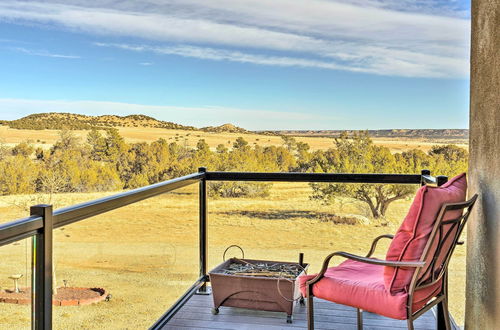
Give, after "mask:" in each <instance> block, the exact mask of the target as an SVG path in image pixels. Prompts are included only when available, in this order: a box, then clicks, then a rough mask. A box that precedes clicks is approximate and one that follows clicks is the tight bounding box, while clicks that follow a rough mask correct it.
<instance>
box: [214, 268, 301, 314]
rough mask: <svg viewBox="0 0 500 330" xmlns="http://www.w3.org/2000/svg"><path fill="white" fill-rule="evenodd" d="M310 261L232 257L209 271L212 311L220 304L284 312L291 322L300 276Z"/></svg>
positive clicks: (217, 310)
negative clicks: (306, 262)
mask: <svg viewBox="0 0 500 330" xmlns="http://www.w3.org/2000/svg"><path fill="white" fill-rule="evenodd" d="M308 266H309V265H308V264H303V263H302V264H300V263H294V262H280V261H269V260H252V259H238V258H231V259H228V260H226V261H224V262H223V263H222V264H220V265H219V266H217V267H216V268H214V269H213V270H212V271H211V272H209V275H210V282H211V284H212V295H213V298H214V308H213V309H212V313H213V314H218V313H219V307H220V306H228V307H239V308H249V309H256V310H263V311H271V312H285V313H286V315H287V323H292V313H293V308H294V307H295V303H296V300H297V299H296V297H297V295H300V291H299V288H298V281H296V279H297V277H298V276H300V275H302V274H305V270H306V269H307V267H308Z"/></svg>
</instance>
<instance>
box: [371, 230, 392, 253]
mask: <svg viewBox="0 0 500 330" xmlns="http://www.w3.org/2000/svg"><path fill="white" fill-rule="evenodd" d="M382 238H390V239H393V238H394V235H389V234H386V235H380V236H379V237H376V238H375V239H374V240H373V243H372V247H371V248H370V251H369V252H368V254H367V255H366V257H367V258H370V257H371V256H372V254H373V252H375V248H376V247H377V243H378V241H379V240H380V239H382Z"/></svg>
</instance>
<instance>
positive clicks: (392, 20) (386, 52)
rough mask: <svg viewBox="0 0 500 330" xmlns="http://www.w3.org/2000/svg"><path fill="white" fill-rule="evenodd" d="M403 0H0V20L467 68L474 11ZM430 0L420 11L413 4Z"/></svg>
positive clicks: (217, 47) (263, 53) (399, 65)
mask: <svg viewBox="0 0 500 330" xmlns="http://www.w3.org/2000/svg"><path fill="white" fill-rule="evenodd" d="M403 2H404V4H405V5H402V4H403ZM403 2H401V3H399V4H398V2H397V1H395V0H384V1H382V0H369V1H367V2H361V1H358V0H355V1H351V3H345V2H338V1H326V0H272V1H269V0H238V1H234V0H210V1H205V0H170V1H163V0H162V1H160V0H144V1H140V2H138V1H120V2H116V1H111V0H100V1H94V2H92V4H91V5H89V4H88V1H78V0H76V1H75V0H73V1H69V0H68V1H65V2H64V3H65V4H61V3H55V2H54V1H49V2H18V1H9V0H7V1H3V2H2V3H1V4H0V20H7V21H9V22H17V23H19V22H35V23H38V24H50V25H54V24H55V25H57V26H62V27H65V28H67V29H71V30H73V31H81V32H86V33H91V34H95V35H100V36H117V37H135V38H141V39H144V40H149V41H150V42H151V43H154V44H155V45H154V46H148V47H146V48H147V49H149V50H152V49H153V48H154V47H157V48H160V47H163V48H164V49H170V50H171V51H172V53H175V52H178V50H179V47H184V50H182V54H177V55H181V56H194V55H195V53H194V51H196V52H198V54H199V55H200V58H203V57H201V56H211V57H212V58H209V59H212V60H214V59H215V58H213V57H217V58H216V60H229V61H231V60H235V59H236V58H237V59H238V61H245V62H251V63H256V64H266V65H273V64H272V63H276V64H275V65H280V64H279V63H283V62H284V61H285V59H286V61H287V62H288V63H292V61H295V62H296V63H297V64H295V65H297V66H316V67H322V68H328V67H331V68H333V69H342V70H351V71H362V72H369V73H376V74H383V75H397V76H417V77H466V76H467V72H468V49H469V39H468V38H469V32H468V31H469V29H470V22H469V20H467V19H461V18H457V17H450V15H444V16H437V14H438V13H439V10H440V9H439V7H438V6H437V4H436V2H435V1H433V0H427V1H425V6H423V5H419V3H420V2H419V1H410V0H404V1H403ZM68 3H72V4H73V5H68ZM422 7H423V8H424V9H423V10H422V12H414V11H416V10H419V9H420V8H422ZM450 8H452V7H450ZM393 9H406V11H401V10H393ZM431 9H432V10H431ZM412 10H414V11H413V12H412ZM443 10H445V11H447V13H449V12H450V9H449V8H445V9H443ZM429 12H430V13H431V14H429ZM158 43H168V44H169V45H168V46H158V45H157V44H158ZM171 44H174V46H172V45H171ZM181 45H182V46H181ZM185 45H189V46H190V47H192V49H190V50H189V49H186V48H185V47H186V46H185ZM235 48H236V50H235ZM176 49H177V50H176ZM200 50H202V51H201V52H199V51H200ZM214 52H216V53H217V54H215V55H213V54H212V55H207V54H210V53H214ZM254 52H260V54H253V53H254ZM269 52H272V53H276V52H277V53H284V54H278V55H276V54H272V55H269ZM187 53H189V54H191V55H186V54H187ZM202 53H203V54H202ZM221 57H225V59H224V58H221ZM245 58H246V60H245ZM278 59H279V60H278ZM304 63H309V64H310V65H304Z"/></svg>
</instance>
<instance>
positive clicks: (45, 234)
mask: <svg viewBox="0 0 500 330" xmlns="http://www.w3.org/2000/svg"><path fill="white" fill-rule="evenodd" d="M30 214H31V215H32V216H41V217H43V227H42V229H40V230H39V231H38V232H37V234H36V235H35V237H34V238H33V251H32V266H33V276H32V290H31V291H32V295H33V296H32V314H31V318H32V319H31V326H32V329H34V330H42V329H43V330H48V329H52V228H53V219H52V205H45V204H42V205H35V206H32V207H31V208H30Z"/></svg>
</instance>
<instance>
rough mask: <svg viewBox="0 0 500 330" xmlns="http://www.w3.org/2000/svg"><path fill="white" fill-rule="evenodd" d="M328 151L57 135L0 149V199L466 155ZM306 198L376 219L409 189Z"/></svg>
mask: <svg viewBox="0 0 500 330" xmlns="http://www.w3.org/2000/svg"><path fill="white" fill-rule="evenodd" d="M332 141H333V143H332V148H329V149H327V150H316V151H311V150H310V147H309V145H308V144H306V143H303V142H300V141H296V140H295V139H294V138H293V137H287V136H283V144H282V145H281V146H267V147H262V146H259V145H254V146H250V145H249V144H248V142H247V141H246V140H245V139H244V138H242V137H239V138H237V139H236V141H235V142H234V143H233V146H232V148H231V149H228V148H227V147H226V146H225V145H223V144H220V145H218V146H217V147H216V148H215V150H211V149H210V148H209V146H208V144H207V143H206V142H205V140H203V139H200V140H199V141H198V143H197V145H196V148H188V147H186V146H182V145H180V144H178V143H176V142H172V143H168V142H167V141H166V140H165V139H159V140H157V141H155V142H152V143H145V142H143V143H126V142H125V141H124V139H123V137H122V136H120V134H119V132H118V130H116V129H114V128H110V129H106V130H97V129H92V130H91V131H90V132H89V133H88V135H87V137H86V140H85V141H80V140H79V139H78V138H76V137H75V136H74V134H73V133H72V132H71V131H68V130H63V131H61V133H60V137H59V140H58V141H57V142H56V143H55V144H54V145H53V146H52V147H51V148H50V149H48V150H47V149H42V148H34V147H33V146H32V145H31V144H30V143H27V142H23V143H19V144H18V145H16V146H14V147H13V148H8V147H6V146H0V194H1V195H10V194H31V193H35V192H42V193H49V194H54V193H61V192H91V191H112V190H120V189H132V188H137V187H141V186H145V185H148V184H153V183H157V182H160V181H164V180H168V179H171V178H174V177H178V176H182V175H186V174H189V173H193V172H196V171H197V170H198V167H200V166H206V167H207V168H208V170H210V171H252V172H319V173H412V174H415V173H420V171H421V170H422V169H431V170H432V172H433V173H434V174H440V175H448V176H452V175H455V174H457V173H460V172H464V171H466V170H467V158H468V153H467V151H466V150H464V149H462V148H459V147H457V146H455V145H446V146H435V147H433V148H432V149H431V150H430V151H429V152H427V153H425V152H423V151H421V150H417V149H414V150H410V151H405V152H401V153H395V154H392V153H391V152H390V150H389V149H388V148H387V147H384V146H377V145H374V144H373V142H372V140H371V139H370V136H369V135H368V133H367V132H361V133H354V134H352V135H348V134H347V133H344V134H342V135H341V136H340V137H339V138H336V139H333V140H332ZM271 186H272V184H271V183H242V182H211V183H210V185H209V194H210V195H211V196H219V197H265V196H267V195H268V194H269V191H270V188H271ZM311 188H312V193H311V198H312V199H318V200H321V201H323V202H324V203H330V202H332V201H334V200H335V198H336V197H338V196H343V197H351V198H354V199H356V200H359V201H362V202H364V203H366V205H367V206H368V207H369V208H370V212H371V214H372V216H373V217H375V218H377V217H381V216H384V215H385V213H386V211H387V208H388V206H389V204H390V203H392V202H394V201H396V200H398V199H402V198H406V197H407V196H409V195H410V194H412V193H413V192H414V191H415V189H416V187H415V186H409V185H376V184H325V183H312V184H311Z"/></svg>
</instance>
